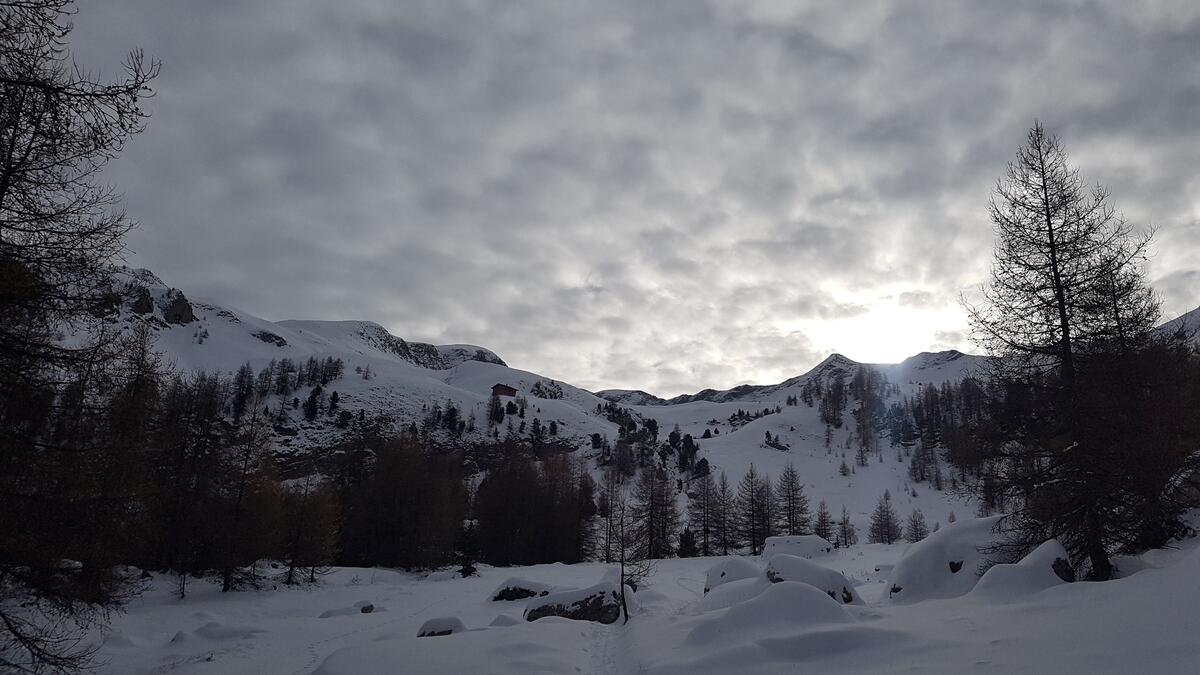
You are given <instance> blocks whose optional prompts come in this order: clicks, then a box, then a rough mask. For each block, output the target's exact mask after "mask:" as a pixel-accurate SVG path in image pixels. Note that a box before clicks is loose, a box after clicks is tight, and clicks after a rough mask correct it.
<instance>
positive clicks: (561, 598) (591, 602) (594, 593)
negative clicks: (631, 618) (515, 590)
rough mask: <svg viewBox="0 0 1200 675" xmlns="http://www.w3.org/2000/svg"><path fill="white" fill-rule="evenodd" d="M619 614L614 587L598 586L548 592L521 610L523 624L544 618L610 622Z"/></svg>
mask: <svg viewBox="0 0 1200 675" xmlns="http://www.w3.org/2000/svg"><path fill="white" fill-rule="evenodd" d="M620 615H621V600H620V596H619V595H618V594H617V589H616V587H615V586H614V585H613V584H611V583H601V584H597V585H595V586H591V587H589V588H584V589H581V590H578V591H565V592H563V593H552V594H550V595H547V596H545V597H544V598H542V599H540V600H538V601H536V602H530V605H529V608H528V609H526V610H525V620H526V621H537V620H538V619H541V618H543V617H547V616H561V617H563V618H566V619H574V620H576V621H595V622H598V623H613V622H615V621H616V620H617V618H618V617H619V616H620Z"/></svg>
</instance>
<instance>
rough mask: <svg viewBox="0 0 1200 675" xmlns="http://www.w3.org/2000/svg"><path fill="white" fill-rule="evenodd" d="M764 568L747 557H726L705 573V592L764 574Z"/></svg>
mask: <svg viewBox="0 0 1200 675" xmlns="http://www.w3.org/2000/svg"><path fill="white" fill-rule="evenodd" d="M762 573H763V571H762V568H761V567H759V566H758V565H755V564H754V563H752V562H750V561H749V560H746V559H745V558H739V557H736V556H735V557H732V558H726V559H725V560H722V561H721V562H719V563H717V564H716V565H713V566H712V567H710V568H708V571H707V572H705V573H704V592H705V593H708V592H709V591H711V590H712V589H714V588H716V587H718V586H720V585H721V584H727V583H729V582H731V581H737V580H738V579H752V578H754V577H761V576H762Z"/></svg>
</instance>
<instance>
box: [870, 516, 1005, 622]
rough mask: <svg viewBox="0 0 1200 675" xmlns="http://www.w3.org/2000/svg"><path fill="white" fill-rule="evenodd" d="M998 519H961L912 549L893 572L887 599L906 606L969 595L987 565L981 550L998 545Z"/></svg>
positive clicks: (905, 553) (906, 552) (995, 517)
mask: <svg viewBox="0 0 1200 675" xmlns="http://www.w3.org/2000/svg"><path fill="white" fill-rule="evenodd" d="M999 520H1000V516H992V517H991V518H975V519H972V520H960V521H958V522H957V523H953V524H951V525H948V526H946V527H944V528H942V529H940V530H938V531H937V532H934V533H933V534H931V535H929V536H928V537H926V538H925V539H922V540H921V541H919V542H917V543H915V544H913V545H912V546H910V547H909V549H908V550H907V551H905V552H904V555H903V556H902V557H901V558H900V560H899V561H898V562H897V563H896V567H895V568H893V569H892V575H891V577H890V578H889V583H890V584H891V585H890V588H889V592H888V597H889V598H891V600H892V602H894V603H897V604H907V603H913V602H920V601H922V600H936V599H942V598H955V597H958V596H960V595H965V594H967V593H970V592H971V589H973V588H975V583H976V582H977V581H979V570H980V568H981V567H982V565H983V563H984V562H985V558H984V554H983V553H982V551H981V550H980V549H982V548H987V547H988V546H990V545H991V544H993V543H995V541H996V538H997V535H996V533H995V532H994V529H995V527H996V523H997V522H998V521H999Z"/></svg>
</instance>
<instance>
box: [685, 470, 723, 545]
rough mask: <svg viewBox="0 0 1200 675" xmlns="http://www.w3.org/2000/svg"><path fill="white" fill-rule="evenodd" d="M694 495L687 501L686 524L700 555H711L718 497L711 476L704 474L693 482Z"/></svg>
mask: <svg viewBox="0 0 1200 675" xmlns="http://www.w3.org/2000/svg"><path fill="white" fill-rule="evenodd" d="M693 485H694V486H695V487H694V493H693V496H692V497H691V498H689V499H688V522H689V523H690V525H691V529H692V531H693V532H694V533H695V536H696V546H697V550H698V551H699V553H700V555H702V556H709V555H713V552H714V550H715V549H716V542H717V536H716V532H717V510H718V509H719V503H718V501H719V499H720V495H719V494H718V492H717V484H716V481H714V480H713V477H712V474H708V473H706V474H704V475H703V476H701V477H700V478H699V479H697V480H696V481H693Z"/></svg>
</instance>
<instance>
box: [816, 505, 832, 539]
mask: <svg viewBox="0 0 1200 675" xmlns="http://www.w3.org/2000/svg"><path fill="white" fill-rule="evenodd" d="M813 534H815V535H817V536H818V537H820V538H822V539H824V540H826V541H833V515H832V514H831V513H829V508H828V507H827V506H825V501H824V500H822V501H821V502H820V503H819V504H817V516H816V519H815V520H814V521H813Z"/></svg>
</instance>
